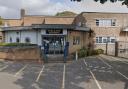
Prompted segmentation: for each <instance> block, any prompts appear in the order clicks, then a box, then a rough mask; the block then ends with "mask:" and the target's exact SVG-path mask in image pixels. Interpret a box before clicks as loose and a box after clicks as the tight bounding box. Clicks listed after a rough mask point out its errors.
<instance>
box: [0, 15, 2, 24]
mask: <svg viewBox="0 0 128 89" xmlns="http://www.w3.org/2000/svg"><path fill="white" fill-rule="evenodd" d="M0 25H2V18H1V16H0Z"/></svg>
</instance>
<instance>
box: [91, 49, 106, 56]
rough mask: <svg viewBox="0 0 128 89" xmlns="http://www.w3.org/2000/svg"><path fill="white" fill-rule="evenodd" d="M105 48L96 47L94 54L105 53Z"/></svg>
mask: <svg viewBox="0 0 128 89" xmlns="http://www.w3.org/2000/svg"><path fill="white" fill-rule="evenodd" d="M103 53H104V50H103V49H96V50H93V51H92V55H99V54H103Z"/></svg>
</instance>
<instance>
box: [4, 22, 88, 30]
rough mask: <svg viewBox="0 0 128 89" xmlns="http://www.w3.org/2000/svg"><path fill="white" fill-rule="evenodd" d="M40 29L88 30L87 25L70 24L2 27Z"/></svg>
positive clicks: (9, 28) (5, 28)
mask: <svg viewBox="0 0 128 89" xmlns="http://www.w3.org/2000/svg"><path fill="white" fill-rule="evenodd" d="M37 29H38V30H41V29H58V30H59V29H68V30H75V31H90V28H88V27H78V26H75V25H72V24H68V25H66V24H33V25H32V26H15V27H14V26H13V27H3V30H2V31H20V30H37Z"/></svg>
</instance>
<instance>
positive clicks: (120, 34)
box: [0, 9, 128, 54]
mask: <svg viewBox="0 0 128 89" xmlns="http://www.w3.org/2000/svg"><path fill="white" fill-rule="evenodd" d="M0 40H1V42H5V43H32V44H37V45H39V46H41V47H42V48H43V46H44V43H47V44H49V52H48V53H49V54H63V50H64V46H65V44H66V42H69V53H72V52H75V51H76V50H78V49H81V48H83V47H85V48H91V49H103V50H104V51H105V50H106V43H107V44H108V48H107V49H108V53H111V54H113V52H114V50H115V42H116V41H128V13H109V12H82V13H80V14H79V15H76V16H70V17H68V16H43V15H26V13H25V10H24V9H22V10H21V18H20V19H4V20H3V27H2V30H1V34H0ZM121 46H123V45H121Z"/></svg>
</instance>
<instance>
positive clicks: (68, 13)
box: [55, 11, 77, 16]
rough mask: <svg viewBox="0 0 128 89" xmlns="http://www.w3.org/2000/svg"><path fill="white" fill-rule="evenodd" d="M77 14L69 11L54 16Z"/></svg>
mask: <svg viewBox="0 0 128 89" xmlns="http://www.w3.org/2000/svg"><path fill="white" fill-rule="evenodd" d="M76 15H77V14H76V13H74V12H71V11H64V12H60V13H59V12H58V13H57V14H56V15H55V16H76Z"/></svg>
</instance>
